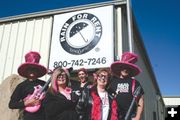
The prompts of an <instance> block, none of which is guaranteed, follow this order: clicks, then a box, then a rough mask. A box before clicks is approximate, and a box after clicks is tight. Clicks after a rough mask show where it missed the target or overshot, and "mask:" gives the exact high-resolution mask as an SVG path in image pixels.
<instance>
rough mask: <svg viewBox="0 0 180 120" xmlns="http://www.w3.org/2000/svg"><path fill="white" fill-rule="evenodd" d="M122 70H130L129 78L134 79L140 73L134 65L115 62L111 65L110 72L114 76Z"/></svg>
mask: <svg viewBox="0 0 180 120" xmlns="http://www.w3.org/2000/svg"><path fill="white" fill-rule="evenodd" d="M123 68H127V69H129V70H130V74H129V75H130V77H134V76H136V75H138V74H139V73H140V72H141V69H140V68H139V67H138V66H137V65H135V64H131V63H127V62H121V61H116V62H114V63H112V64H111V71H112V73H113V74H114V75H119V73H120V70H122V69H123Z"/></svg>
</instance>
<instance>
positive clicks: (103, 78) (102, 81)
mask: <svg viewBox="0 0 180 120" xmlns="http://www.w3.org/2000/svg"><path fill="white" fill-rule="evenodd" d="M107 83H108V73H107V72H105V71H102V72H101V73H99V74H98V76H97V85H98V86H103V87H106V85H107Z"/></svg>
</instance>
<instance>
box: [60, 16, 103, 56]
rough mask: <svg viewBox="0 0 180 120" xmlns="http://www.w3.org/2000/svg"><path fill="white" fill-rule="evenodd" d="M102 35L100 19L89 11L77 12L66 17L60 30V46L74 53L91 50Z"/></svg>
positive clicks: (79, 53) (78, 53)
mask: <svg viewBox="0 0 180 120" xmlns="http://www.w3.org/2000/svg"><path fill="white" fill-rule="evenodd" d="M101 36H102V25H101V22H100V20H99V19H98V18H97V17H96V16H95V15H93V14H90V13H79V14H76V15H74V16H72V17H71V18H70V19H68V20H67V21H66V22H65V23H64V25H63V27H62V29H61V31H60V43H61V46H62V48H63V49H64V50H65V51H66V52H68V53H70V54H74V55H81V54H84V53H87V52H89V51H90V50H92V49H93V48H94V47H95V46H96V45H97V43H98V42H99V40H100V38H101Z"/></svg>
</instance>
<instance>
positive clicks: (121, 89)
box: [116, 83, 129, 94]
mask: <svg viewBox="0 0 180 120" xmlns="http://www.w3.org/2000/svg"><path fill="white" fill-rule="evenodd" d="M128 92H129V84H128V83H119V84H117V89H116V93H117V94H118V93H128Z"/></svg>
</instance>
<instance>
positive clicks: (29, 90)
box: [9, 79, 45, 120]
mask: <svg viewBox="0 0 180 120" xmlns="http://www.w3.org/2000/svg"><path fill="white" fill-rule="evenodd" d="M44 84H45V81H42V80H39V79H37V80H33V81H29V80H25V81H23V82H21V83H20V84H18V85H17V87H16V89H15V90H14V92H13V94H12V95H11V98H10V102H9V108H11V109H24V107H25V106H24V101H23V100H24V98H26V97H27V96H28V95H31V94H33V92H34V87H35V86H37V85H41V86H43V85H44ZM23 117H24V120H44V108H43V106H42V105H41V108H40V109H39V110H38V111H37V112H35V113H30V112H27V111H24V112H23Z"/></svg>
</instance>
